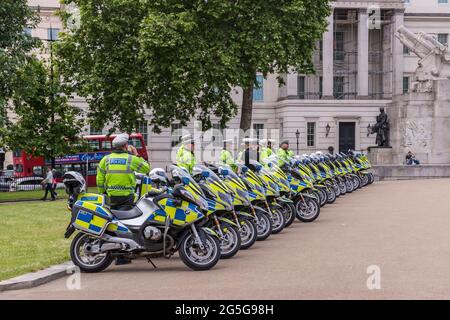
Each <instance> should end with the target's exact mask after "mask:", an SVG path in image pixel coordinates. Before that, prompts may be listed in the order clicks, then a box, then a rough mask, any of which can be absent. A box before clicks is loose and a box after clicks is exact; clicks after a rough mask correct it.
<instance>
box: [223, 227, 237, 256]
mask: <svg viewBox="0 0 450 320" xmlns="http://www.w3.org/2000/svg"><path fill="white" fill-rule="evenodd" d="M222 232H223V238H222V239H221V242H220V252H221V255H220V258H221V259H228V258H231V257H233V256H234V255H235V254H236V253H237V252H238V251H239V249H240V248H241V235H240V233H239V230H238V229H237V228H236V227H233V226H227V227H225V228H222Z"/></svg>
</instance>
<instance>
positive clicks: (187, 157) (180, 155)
mask: <svg viewBox="0 0 450 320" xmlns="http://www.w3.org/2000/svg"><path fill="white" fill-rule="evenodd" d="M194 150H195V141H194V139H193V138H192V136H191V135H190V134H187V135H185V136H183V137H181V147H180V148H179V149H178V151H177V158H176V163H177V165H178V166H180V167H182V168H185V169H186V170H187V171H188V172H189V173H192V169H194V167H195V165H196V164H197V160H196V159H195V155H194Z"/></svg>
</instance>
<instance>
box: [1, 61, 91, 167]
mask: <svg viewBox="0 0 450 320" xmlns="http://www.w3.org/2000/svg"><path fill="white" fill-rule="evenodd" d="M16 81H17V82H18V83H19V85H18V86H17V89H16V90H15V91H14V93H13V95H12V97H11V100H12V105H13V108H14V118H15V119H13V121H11V122H8V124H7V126H6V130H5V136H4V139H5V143H6V145H8V147H9V148H10V149H13V150H14V149H20V150H23V151H25V152H26V153H28V154H31V155H33V156H44V157H45V158H46V159H50V160H51V162H52V166H54V164H55V157H58V156H62V155H65V154H69V153H72V152H74V151H75V150H77V147H78V145H79V144H80V138H79V136H80V133H81V129H82V127H83V118H82V117H81V111H80V110H79V109H78V108H77V107H75V106H72V105H70V104H69V103H68V101H69V96H67V95H65V94H64V93H63V92H64V91H65V88H64V87H63V86H62V84H61V82H60V77H59V74H58V70H57V69H56V70H54V72H52V71H51V68H50V65H49V62H48V61H44V60H42V59H41V60H38V59H37V58H33V59H30V60H29V61H28V63H27V64H26V65H25V66H24V67H23V68H21V69H19V70H18V74H17V80H16Z"/></svg>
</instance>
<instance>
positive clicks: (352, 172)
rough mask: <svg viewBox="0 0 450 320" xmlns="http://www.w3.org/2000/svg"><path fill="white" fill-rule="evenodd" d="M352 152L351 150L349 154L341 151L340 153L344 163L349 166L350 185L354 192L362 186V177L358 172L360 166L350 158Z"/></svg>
mask: <svg viewBox="0 0 450 320" xmlns="http://www.w3.org/2000/svg"><path fill="white" fill-rule="evenodd" d="M350 152H351V151H350V150H349V153H348V154H345V153H343V152H341V153H340V155H341V157H342V163H343V165H344V166H345V167H346V168H347V178H348V181H349V185H348V187H349V188H350V189H351V192H353V191H355V190H356V189H358V188H360V187H361V178H360V177H359V176H358V174H357V171H358V168H357V167H356V165H355V163H354V162H353V161H352V160H351V158H350Z"/></svg>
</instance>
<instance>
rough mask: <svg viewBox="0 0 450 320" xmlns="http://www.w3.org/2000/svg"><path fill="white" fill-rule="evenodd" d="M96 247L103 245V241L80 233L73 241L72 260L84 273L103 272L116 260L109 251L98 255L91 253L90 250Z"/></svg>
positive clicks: (71, 248) (71, 247) (71, 246)
mask: <svg viewBox="0 0 450 320" xmlns="http://www.w3.org/2000/svg"><path fill="white" fill-rule="evenodd" d="M96 242H98V244H97V243H96ZM94 245H101V240H100V239H98V238H95V237H93V236H90V235H88V234H86V233H82V232H79V233H78V234H77V235H76V236H75V237H74V238H73V240H72V243H71V245H70V258H71V259H72V262H73V264H74V265H76V266H77V267H79V268H80V270H81V271H82V272H86V273H95V272H101V271H103V270H105V269H106V268H108V267H109V266H110V264H111V263H112V262H113V260H114V257H113V256H112V255H111V253H110V252H108V251H107V252H103V253H98V254H92V253H89V248H92V246H94Z"/></svg>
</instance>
